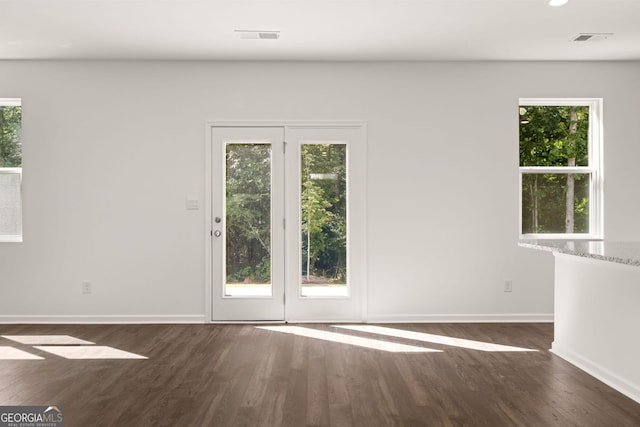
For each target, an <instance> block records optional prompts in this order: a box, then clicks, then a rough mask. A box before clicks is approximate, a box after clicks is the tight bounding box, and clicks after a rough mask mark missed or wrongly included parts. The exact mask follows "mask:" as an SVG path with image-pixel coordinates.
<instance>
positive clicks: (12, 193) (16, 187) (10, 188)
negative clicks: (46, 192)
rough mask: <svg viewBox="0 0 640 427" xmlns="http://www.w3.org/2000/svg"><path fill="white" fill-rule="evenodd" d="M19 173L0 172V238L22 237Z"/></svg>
mask: <svg viewBox="0 0 640 427" xmlns="http://www.w3.org/2000/svg"><path fill="white" fill-rule="evenodd" d="M20 181H21V175H20V173H4V172H2V171H1V170H0V236H20V235H22V195H21V192H20Z"/></svg>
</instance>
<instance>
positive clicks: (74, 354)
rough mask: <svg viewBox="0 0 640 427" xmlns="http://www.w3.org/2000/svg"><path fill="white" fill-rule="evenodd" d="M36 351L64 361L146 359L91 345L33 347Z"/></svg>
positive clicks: (107, 347)
mask: <svg viewBox="0 0 640 427" xmlns="http://www.w3.org/2000/svg"><path fill="white" fill-rule="evenodd" d="M34 348H37V349H38V350H41V351H45V352H47V353H52V354H55V355H56V356H60V357H64V358H65V359H147V357H144V356H140V355H139V354H135V353H129V352H128V351H124V350H118V349H117V348H113V347H109V346H103V345H92V346H66V345H65V346H55V345H47V346H43V345H42V346H41V345H37V346H34Z"/></svg>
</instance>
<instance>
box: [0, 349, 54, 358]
mask: <svg viewBox="0 0 640 427" xmlns="http://www.w3.org/2000/svg"><path fill="white" fill-rule="evenodd" d="M0 360H44V358H43V357H40V356H36V355H35V354H31V353H27V352H26V351H22V350H18V349H17V348H13V347H9V346H0Z"/></svg>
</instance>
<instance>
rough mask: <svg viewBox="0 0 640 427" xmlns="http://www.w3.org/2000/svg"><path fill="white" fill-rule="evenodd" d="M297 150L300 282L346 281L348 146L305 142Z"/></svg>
mask: <svg viewBox="0 0 640 427" xmlns="http://www.w3.org/2000/svg"><path fill="white" fill-rule="evenodd" d="M300 150H301V160H302V163H301V172H302V180H301V181H302V182H301V186H302V187H301V191H302V197H301V205H302V206H301V218H302V235H301V238H302V282H303V283H314V284H318V283H323V284H329V283H333V284H345V283H346V276H347V174H346V165H347V147H346V145H343V144H304V145H302V146H301V148H300Z"/></svg>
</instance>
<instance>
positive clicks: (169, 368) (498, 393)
mask: <svg viewBox="0 0 640 427" xmlns="http://www.w3.org/2000/svg"><path fill="white" fill-rule="evenodd" d="M272 326H277V327H281V326H285V325H272ZM287 326H296V327H299V328H302V329H297V331H298V332H303V333H304V332H308V331H309V330H311V332H312V333H313V332H315V333H316V334H317V333H318V331H321V332H333V333H336V334H340V335H328V338H331V339H333V338H336V337H338V338H344V337H345V335H346V336H347V338H348V337H352V336H357V337H364V338H370V339H373V340H374V341H373V342H377V343H380V342H384V343H401V344H405V345H410V346H413V347H412V351H411V352H404V351H403V352H391V351H386V350H380V349H372V348H367V347H364V346H361V345H354V344H363V343H359V342H356V341H357V339H356V341H354V342H353V343H340V342H333V341H328V340H325V339H321V338H310V337H304V336H301V335H293V334H290V333H283V332H281V331H280V330H270V329H264V328H259V327H257V326H256V325H0V335H43V336H51V335H70V336H72V337H75V338H80V339H83V340H87V341H91V342H93V343H95V345H96V346H110V347H113V348H115V349H119V350H124V351H127V352H131V353H135V354H137V355H141V356H145V357H147V358H148V359H144V360H138V359H117V360H104V359H98V360H92V359H66V358H64V357H61V356H59V355H55V354H52V353H50V352H47V351H44V350H39V349H36V348H35V347H34V345H33V344H20V343H17V342H15V341H13V340H10V339H7V338H0V348H2V347H11V348H13V349H17V350H23V351H25V352H28V353H30V354H32V355H36V356H40V357H42V358H43V360H0V405H61V406H63V407H64V413H65V426H68V427H76V426H82V427H84V426H90V427H92V426H136V427H137V426H245V425H246V426H254V425H255V426H294V427H299V426H363V427H364V426H366V427H371V426H491V427H496V426H581V427H585V426H598V427H607V426H611V427H621V426H640V404H638V403H636V402H634V401H632V400H631V399H628V398H627V397H625V396H623V395H622V394H620V393H618V392H616V391H614V390H612V389H611V388H609V387H607V386H606V385H604V384H603V383H601V382H599V381H598V380H596V379H594V378H592V377H591V376H589V375H587V374H585V373H584V372H582V371H580V370H579V369H577V368H575V367H573V366H572V365H570V364H568V363H567V362H565V361H563V360H562V359H560V358H558V357H556V356H554V355H553V354H551V353H550V352H549V351H548V349H549V348H550V346H551V341H552V339H553V325H551V324H420V325H416V324H410V325H379V326H382V327H384V328H392V329H395V330H398V329H400V330H403V331H415V332H420V333H423V334H433V335H438V336H441V337H443V338H442V339H435V340H433V341H437V342H425V341H424V340H422V338H425V336H424V335H421V336H417V337H391V336H389V335H386V334H385V335H381V334H379V333H375V334H374V333H371V332H362V331H354V330H348V329H344V328H337V327H335V326H332V325H287ZM294 330H296V329H295V328H294ZM289 332H290V331H289ZM378 332H379V331H378ZM391 332H393V330H392V331H391ZM394 335H397V334H394ZM445 337H449V338H459V339H463V340H474V341H480V342H484V343H494V344H501V345H509V346H517V347H522V348H526V349H531V350H537V351H506V352H505V351H494V350H496V349H491V348H490V349H489V350H492V351H483V350H480V349H477V348H467V347H469V346H468V345H467V344H469V342H467V341H461V340H458V341H453V340H452V341H451V342H446V341H445V340H446V338H445ZM427 338H429V337H427ZM435 338H438V337H435ZM364 344H367V343H366V342H365V343H364ZM472 344H473V343H472ZM85 347H87V348H88V347H91V346H90V345H85ZM471 347H474V346H473V345H472V346H471ZM421 349H422V350H424V349H431V350H440V351H439V352H434V351H429V352H419V351H418V350H421ZM402 350H407V348H403V349H402Z"/></svg>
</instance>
